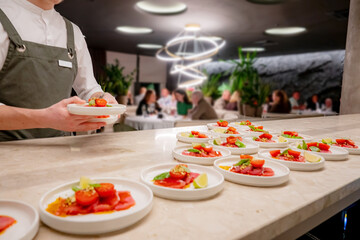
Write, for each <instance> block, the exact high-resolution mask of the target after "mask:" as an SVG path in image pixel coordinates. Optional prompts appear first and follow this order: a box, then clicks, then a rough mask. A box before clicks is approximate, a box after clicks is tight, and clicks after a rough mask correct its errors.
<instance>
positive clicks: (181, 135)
mask: <svg viewBox="0 0 360 240" xmlns="http://www.w3.org/2000/svg"><path fill="white" fill-rule="evenodd" d="M199 133H202V134H205V135H206V136H208V137H207V138H197V137H186V136H185V135H186V134H187V135H190V134H191V132H179V133H177V134H176V138H177V139H178V140H179V141H180V142H184V143H206V142H208V141H209V140H210V139H211V135H210V134H209V133H208V132H199Z"/></svg>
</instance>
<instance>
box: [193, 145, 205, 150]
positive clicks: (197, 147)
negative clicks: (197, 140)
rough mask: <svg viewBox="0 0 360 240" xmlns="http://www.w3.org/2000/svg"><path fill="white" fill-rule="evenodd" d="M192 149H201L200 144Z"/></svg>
mask: <svg viewBox="0 0 360 240" xmlns="http://www.w3.org/2000/svg"><path fill="white" fill-rule="evenodd" d="M193 148H194V149H197V150H201V149H203V147H202V146H201V144H199V145H195V146H193Z"/></svg>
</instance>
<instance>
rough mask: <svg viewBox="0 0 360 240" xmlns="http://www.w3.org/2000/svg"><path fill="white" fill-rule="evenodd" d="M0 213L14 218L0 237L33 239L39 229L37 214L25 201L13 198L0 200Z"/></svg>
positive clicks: (3, 239)
mask: <svg viewBox="0 0 360 240" xmlns="http://www.w3.org/2000/svg"><path fill="white" fill-rule="evenodd" d="M0 215H5V216H9V217H12V218H14V219H15V220H16V223H14V224H13V225H12V226H10V227H9V228H7V229H6V230H5V231H4V232H3V233H2V234H0V239H1V240H5V239H21V240H30V239H33V238H34V237H35V235H36V233H37V232H38V230H39V222H40V221H39V214H38V212H37V211H36V209H35V208H33V207H32V206H30V205H29V204H27V203H24V202H20V201H13V200H0Z"/></svg>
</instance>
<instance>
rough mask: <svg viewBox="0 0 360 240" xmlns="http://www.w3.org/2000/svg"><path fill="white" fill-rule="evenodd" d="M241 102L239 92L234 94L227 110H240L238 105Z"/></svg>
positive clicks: (226, 107) (227, 105)
mask: <svg viewBox="0 0 360 240" xmlns="http://www.w3.org/2000/svg"><path fill="white" fill-rule="evenodd" d="M239 102H240V95H239V92H238V91H235V92H233V94H232V95H231V97H230V101H229V103H228V104H226V106H225V109H226V110H232V111H237V110H238V103H239Z"/></svg>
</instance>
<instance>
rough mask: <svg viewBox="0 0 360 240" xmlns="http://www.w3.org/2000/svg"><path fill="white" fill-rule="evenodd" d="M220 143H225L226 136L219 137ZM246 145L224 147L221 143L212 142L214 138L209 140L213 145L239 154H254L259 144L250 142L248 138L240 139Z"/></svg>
mask: <svg viewBox="0 0 360 240" xmlns="http://www.w3.org/2000/svg"><path fill="white" fill-rule="evenodd" d="M220 140H221V143H226V138H220ZM241 142H242V143H244V144H245V145H246V146H245V147H243V148H237V147H225V146H221V145H216V144H214V140H210V141H209V143H210V144H211V145H212V146H214V147H219V148H222V149H227V150H229V151H230V152H231V154H235V155H240V154H256V153H257V152H258V151H259V146H258V145H257V144H255V143H252V142H250V141H249V140H242V141H241Z"/></svg>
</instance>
